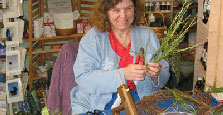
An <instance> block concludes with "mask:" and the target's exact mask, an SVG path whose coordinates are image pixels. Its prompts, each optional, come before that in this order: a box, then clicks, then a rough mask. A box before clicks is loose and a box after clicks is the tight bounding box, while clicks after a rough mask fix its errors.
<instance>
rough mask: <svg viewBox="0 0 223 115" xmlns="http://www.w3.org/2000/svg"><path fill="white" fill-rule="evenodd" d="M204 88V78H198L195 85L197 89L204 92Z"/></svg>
mask: <svg viewBox="0 0 223 115" xmlns="http://www.w3.org/2000/svg"><path fill="white" fill-rule="evenodd" d="M204 87H205V80H204V78H203V77H198V78H197V82H196V84H195V89H197V90H199V91H204Z"/></svg>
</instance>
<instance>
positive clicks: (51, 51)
mask: <svg viewBox="0 0 223 115" xmlns="http://www.w3.org/2000/svg"><path fill="white" fill-rule="evenodd" d="M56 52H60V49H51V50H46V51H34V52H32V54H46V53H56Z"/></svg>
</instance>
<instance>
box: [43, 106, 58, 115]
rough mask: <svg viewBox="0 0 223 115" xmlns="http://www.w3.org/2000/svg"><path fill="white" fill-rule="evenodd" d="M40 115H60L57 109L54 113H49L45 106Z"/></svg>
mask: <svg viewBox="0 0 223 115" xmlns="http://www.w3.org/2000/svg"><path fill="white" fill-rule="evenodd" d="M41 113H42V115H62V113H61V112H59V110H58V109H56V110H55V111H54V112H52V113H50V112H49V110H48V108H47V107H46V106H45V107H44V108H43V109H42V111H41Z"/></svg>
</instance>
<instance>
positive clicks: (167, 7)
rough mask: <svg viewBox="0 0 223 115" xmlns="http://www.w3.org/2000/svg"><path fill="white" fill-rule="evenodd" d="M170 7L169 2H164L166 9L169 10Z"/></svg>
mask: <svg viewBox="0 0 223 115" xmlns="http://www.w3.org/2000/svg"><path fill="white" fill-rule="evenodd" d="M170 8H171V5H170V2H167V3H166V11H167V12H169V11H170V10H171V9H170Z"/></svg>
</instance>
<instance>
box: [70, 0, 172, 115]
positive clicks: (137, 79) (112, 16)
mask: <svg viewBox="0 0 223 115" xmlns="http://www.w3.org/2000/svg"><path fill="white" fill-rule="evenodd" d="M97 3H98V4H97V5H96V8H95V10H94V12H93V16H92V23H93V25H94V27H93V28H91V29H90V30H89V31H88V32H87V33H86V35H85V36H84V37H83V38H82V39H81V42H80V45H79V51H78V55H77V59H76V62H75V64H74V74H75V76H76V78H75V80H76V82H77V84H78V86H77V87H75V88H73V89H72V91H71V106H72V114H80V113H86V112H88V111H94V110H96V109H97V110H109V109H110V110H111V109H112V108H114V107H116V106H118V105H119V104H120V103H117V101H116V100H117V88H118V87H119V86H120V82H119V79H118V77H117V75H116V73H117V72H120V74H121V79H122V81H123V82H124V83H126V84H127V85H128V86H129V89H130V90H131V94H132V96H133V98H134V101H138V100H139V99H142V98H143V97H144V96H148V95H150V94H152V93H154V92H155V91H157V90H159V89H160V88H162V87H163V86H164V84H165V83H166V82H167V81H168V79H169V65H168V63H167V62H166V61H164V60H161V61H160V62H159V63H153V62H150V58H151V57H152V55H153V53H154V52H155V51H157V49H158V48H159V41H158V39H157V36H156V34H155V33H154V31H152V30H151V29H148V28H147V27H144V26H137V24H138V23H139V22H140V19H142V16H143V7H144V6H143V1H141V0H99V1H98V2H97ZM140 49H144V50H145V56H144V58H145V62H146V64H144V62H142V61H143V60H140V61H141V64H136V63H138V61H139V60H138V59H139V58H138V57H137V56H138V55H137V52H139V51H140ZM158 78H159V79H158Z"/></svg>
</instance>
